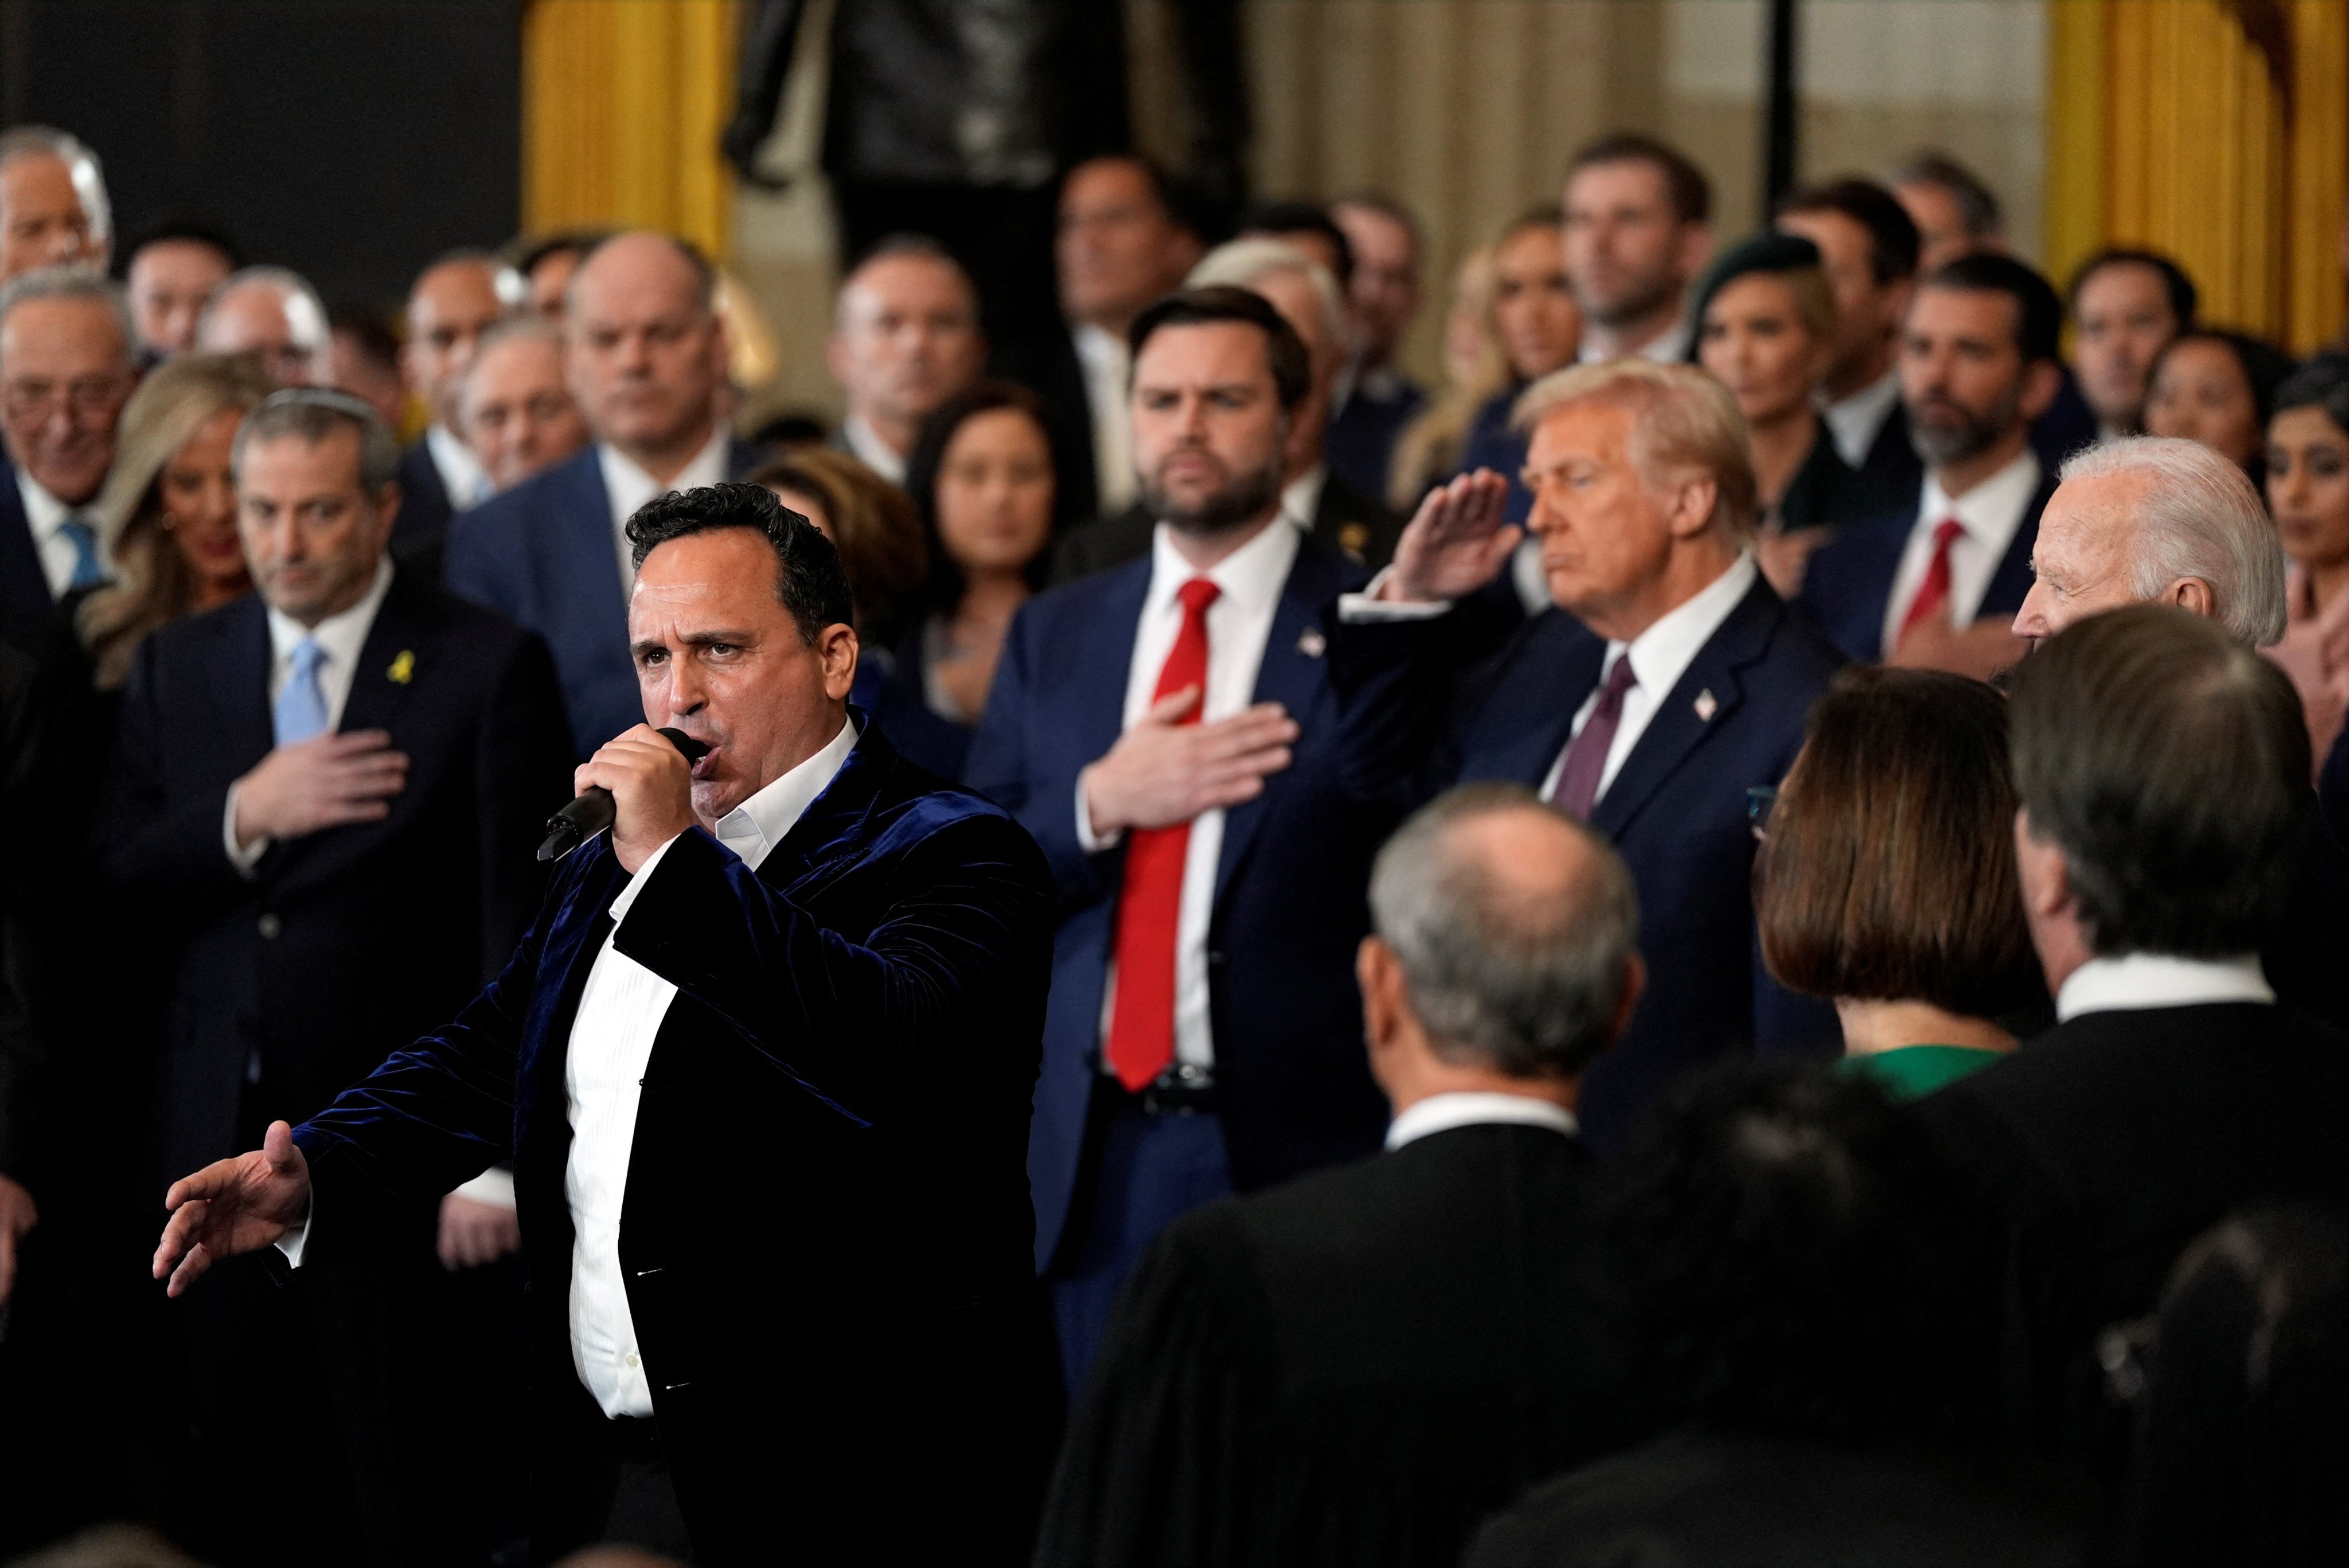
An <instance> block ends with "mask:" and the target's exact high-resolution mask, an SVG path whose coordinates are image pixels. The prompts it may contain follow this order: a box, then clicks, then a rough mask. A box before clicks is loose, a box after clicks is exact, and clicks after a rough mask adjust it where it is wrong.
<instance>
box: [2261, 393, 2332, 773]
mask: <svg viewBox="0 0 2349 1568" xmlns="http://www.w3.org/2000/svg"><path fill="white" fill-rule="evenodd" d="M2266 462H2267V501H2268V510H2269V511H2271V512H2272V513H2273V514H2275V524H2276V533H2277V535H2279V536H2280V537H2281V538H2282V540H2283V553H2284V556H2286V558H2287V559H2289V560H2290V561H2291V563H2292V566H2291V569H2290V571H2289V573H2288V574H2287V575H2286V576H2285V578H2284V616H2285V619H2284V628H2283V639H2282V641H2280V642H2278V643H2276V644H2275V645H2274V646H2273V647H2271V648H2269V649H2265V650H2264V651H2265V652H2266V654H2267V656H2268V657H2269V658H2270V659H2274V660H2275V661H2276V662H2277V663H2278V664H2280V665H2282V666H2283V671H2284V673H2285V674H2287V675H2289V676H2291V677H2292V687H2293V689H2294V690H2296V691H2299V693H2300V701H2301V707H2302V710H2303V711H2305V712H2306V714H2307V717H2308V739H2309V744H2310V746H2311V748H2312V749H2313V752H2314V753H2315V756H2316V759H2317V763H2318V765H2319V767H2320V768H2321V767H2322V765H2323V760H2324V758H2325V756H2326V755H2327V753H2330V752H2331V751H2332V749H2333V740H2334V738H2335V737H2336V736H2338V735H2339V734H2340V733H2341V729H2342V719H2343V716H2344V713H2349V360H2344V359H2342V358H2338V357H2337V356H2334V355H2331V354H2321V355H2319V356H2317V358H2314V359H2312V360H2310V361H2309V362H2308V363H2307V364H2306V365H2303V366H2302V367H2301V368H2300V369H2298V370H2296V371H2294V372H2293V373H2292V375H2291V376H2289V377H2287V378H2285V379H2284V382H2283V384H2282V386H2281V387H2279V388H2278V389H2277V390H2276V399H2275V412H2274V413H2273V414H2272V415H2271V416H2270V418H2269V420H2268V432H2267V459H2266Z"/></svg>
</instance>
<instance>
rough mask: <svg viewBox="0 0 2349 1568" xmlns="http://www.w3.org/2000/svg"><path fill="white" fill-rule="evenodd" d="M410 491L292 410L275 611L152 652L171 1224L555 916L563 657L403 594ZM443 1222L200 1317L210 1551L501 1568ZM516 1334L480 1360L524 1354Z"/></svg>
mask: <svg viewBox="0 0 2349 1568" xmlns="http://www.w3.org/2000/svg"><path fill="white" fill-rule="evenodd" d="M397 467H398V448H397V446H396V445H395V444H394V442H393V441H392V438H391V434H390V432H389V431H388V430H386V429H385V428H384V426H383V424H382V422H381V421H379V420H378V419H377V417H376V416H375V413H374V411H373V410H370V409H369V408H368V407H367V405H366V404H364V403H362V402H359V401H358V400H356V399H353V398H350V397H347V396H346V395H344V394H342V393H338V392H325V391H315V390H308V389H303V390H296V391H287V392H280V393H278V394H277V395H276V396H275V397H274V398H272V399H270V400H268V401H267V402H265V403H264V404H263V405H262V406H261V407H260V408H259V409H258V410H255V411H254V413H253V414H252V416H251V417H250V418H248V419H247V420H246V421H245V423H244V426H243V429H242V430H241V431H239V433H238V438H237V444H236V447H235V472H236V481H237V505H238V519H237V527H238V531H239V533H240V534H241V535H242V536H243V542H244V550H245V558H246V560H247V561H248V563H249V564H250V565H251V566H252V570H253V579H254V587H255V588H256V589H257V592H255V593H254V595H252V596H250V597H245V598H243V599H239V600H237V601H236V602H234V603H233V604H230V605H227V606H224V607H222V608H219V609H216V610H212V611H208V612H206V613H205V614H202V615H198V616H192V617H190V618H186V619H184V620H180V621H175V622H173V623H171V625H169V626H166V627H164V628H161V629H160V630H158V631H155V632H153V633H151V634H150V635H149V637H148V638H147V639H146V640H145V641H144V642H143V643H142V644H141V645H140V649H139V652H138V655H137V657H136V659H135V660H134V662H133V665H132V668H131V673H130V678H129V682H128V684H127V686H126V689H125V691H124V697H123V712H122V722H121V730H120V733H119V740H118V742H117V746H116V751H115V756H114V761H113V765H112V767H111V769H110V770H109V776H108V778H107V781H106V789H105V797H104V802H103V805H102V807H101V811H100V816H99V832H98V840H99V843H100V845H101V848H102V854H103V857H104V861H105V868H106V872H107V877H108V881H109V886H110V890H111V891H112V892H114V893H115V894H116V895H117V896H118V897H119V898H122V899H123V900H124V904H125V907H127V908H132V909H139V910H140V911H142V912H143V913H144V914H145V915H146V916H147V918H148V924H147V926H146V927H145V928H144V929H143V930H144V940H147V941H148V942H150V943H151V944H152V945H150V946H149V947H146V948H145V949H143V951H145V952H146V953H147V954H148V955H149V957H148V959H147V962H148V963H149V964H150V966H151V967H152V968H153V969H155V970H156V971H158V972H159V973H160V974H161V975H162V976H163V977H164V980H163V985H164V989H165V999H164V1000H165V1006H164V1009H163V1015H164V1016H165V1017H167V1018H169V1019H170V1020H171V1026H170V1027H169V1029H168V1030H167V1031H166V1032H165V1033H164V1036H163V1038H161V1039H160V1041H159V1042H158V1043H157V1044H158V1052H157V1074H158V1077H159V1080H160V1082H159V1084H158V1089H159V1093H158V1094H157V1096H156V1099H155V1107H156V1114H155V1116H154V1119H153V1121H152V1122H151V1124H150V1127H148V1128H147V1129H146V1133H147V1136H146V1137H145V1138H144V1139H143V1140H141V1141H142V1142H143V1145H144V1147H143V1151H142V1152H143V1155H144V1158H145V1161H146V1168H147V1170H148V1173H149V1176H150V1179H151V1180H152V1183H153V1185H152V1187H151V1189H150V1192H151V1194H152V1196H153V1197H154V1198H156V1199H160V1197H161V1196H162V1193H163V1189H164V1187H165V1186H166V1184H167V1182H168V1181H169V1179H170V1178H171V1177H175V1176H178V1175H180V1174H181V1172H183V1171H187V1170H191V1169H194V1168H197V1167H199V1166H202V1165H203V1164H205V1163H207V1162H208V1161H211V1160H212V1159H215V1158H221V1157H222V1156H224V1155H228V1154H232V1153H233V1152H235V1151H236V1150H238V1149H241V1148H244V1147H249V1146H251V1145H254V1144H257V1143H258V1142H259V1141H260V1137H261V1131H262V1129H263V1128H264V1127H267V1126H268V1125H269V1124H270V1123H271V1122H272V1121H275V1120H278V1119H281V1118H284V1119H291V1120H295V1121H300V1120H302V1119H304V1118H305V1117H306V1116H309V1115H310V1114H312V1113H313V1112H315V1111H317V1110H319V1109H321V1108H323V1107H324V1106H326V1104H327V1103H328V1102H329V1101H331V1100H332V1099H334V1097H335V1096H336V1094H338V1093H339V1092H340V1091H341V1090H342V1089H343V1087H344V1086H345V1085H347V1084H350V1083H352V1082H354V1081H356V1080H357V1079H359V1078H362V1077H365V1076H366V1075H367V1072H368V1070H369V1069H371V1068H372V1067H374V1066H375V1065H376V1064H377V1063H378V1062H380V1061H382V1060H383V1058H384V1057H385V1056H387V1055H388V1054H391V1052H393V1051H394V1050H397V1049H398V1048H399V1047H400V1046H402V1045H405V1044H408V1043H409V1041H411V1040H413V1039H415V1038H416V1036H417V1035H418V1034H419V1033H421V1032H422V1031H423V1030H424V1029H426V1028H428V1027H429V1026H430V1024H431V1023H433V1022H437V1021H438V1020H440V1019H441V1018H443V1017H446V1016H448V1015H450V1014H452V1013H453V1012H455V1011H456V1009H457V1008H458V1007H459V1006H460V1005H462V1004H463V1002H465V1001H467V1000H468V999H469V998H471V996H472V994H473V993H474V992H476V991H477V990H478V989H480V987H481V982H482V981H484V980H485V979H487V978H489V976H490V975H492V974H493V973H494V972H495V971H497V969H498V968H499V966H500V965H501V964H502V961H503V960H504V958H505V956H506V955H507V954H508V953H510V952H512V950H513V946H514V943H515V942H516V941H517V940H519V939H520V937H521V935H522V932H523V929H525V928H526V927H527V926H528V925H529V923H530V920H531V918H532V916H533V913H534V912H535V910H536V906H537V899H538V897H539V893H540V890H541V886H542V883H541V879H540V877H539V876H538V874H537V868H536V866H535V863H534V862H533V859H532V854H533V848H534V846H535V845H536V843H537V841H538V837H539V830H540V828H541V826H542V825H543V823H544V821H545V818H546V815H547V813H548V812H549V811H550V810H551V809H552V808H553V807H554V806H556V805H561V804H562V803H563V802H564V800H565V799H566V798H567V797H568V796H569V795H570V794H571V793H572V792H571V790H570V788H569V777H570V774H569V762H570V750H571V747H570V740H569V732H568V728H567V726H566V725H565V724H564V719H563V701H562V696H561V693H560V691H559V690H558V689H557V687H556V685H555V680H554V662H553V660H552V659H550V658H549V656H548V654H547V651H546V647H545V645H544V644H543V643H542V642H541V641H540V640H539V639H537V638H536V637H535V636H533V635H532V634H531V633H528V632H525V631H523V630H522V629H520V628H517V627H515V626H514V625H512V623H511V622H509V621H507V620H506V619H505V618H502V617H501V616H499V615H496V614H494V613H493V612H492V611H489V610H484V609H479V608H476V607H472V606H470V605H466V604H464V603H461V602H460V601H459V600H457V599H455V598H452V597H450V596H448V595H446V594H444V593H442V592H440V590H439V589H437V588H435V587H431V586H430V585H429V583H425V582H422V581H420V580H416V579H414V578H412V577H411V576H409V575H408V574H406V573H403V572H400V571H398V570H395V569H394V567H393V566H392V565H391V563H390V562H389V561H388V559H387V558H386V556H385V554H384V546H385V542H386V540H387V538H388V535H389V534H390V530H391V519H392V515H393V513H394V511H395V510H396V509H397V506H398V485H397V484H396V483H392V480H391V475H392V474H393V473H394V472H396V470H397ZM481 1163H482V1164H483V1165H484V1166H487V1165H488V1164H489V1158H487V1157H485V1158H483V1160H482V1162H481ZM442 1207H443V1205H442V1204H440V1202H438V1201H435V1200H430V1199H427V1200H423V1201H419V1202H415V1203H410V1204H409V1205H407V1206H406V1207H405V1208H403V1209H401V1210H399V1220H398V1223H397V1224H395V1225H393V1226H391V1227H389V1228H388V1230H387V1231H385V1232H383V1233H382V1234H381V1236H380V1238H379V1240H378V1241H376V1242H375V1243H374V1244H371V1245H366V1246H362V1247H360V1248H359V1249H358V1250H357V1251H356V1252H353V1253H350V1254H347V1255H346V1256H344V1257H343V1258H341V1259H340V1260H338V1261H337V1262H335V1263H333V1264H331V1265H325V1264H322V1265H320V1267H319V1268H318V1269H317V1270H316V1272H313V1271H312V1270H310V1269H304V1270H303V1271H302V1272H301V1273H300V1274H299V1275H297V1276H295V1279H294V1281H293V1282H292V1283H291V1285H290V1286H287V1285H282V1284H281V1283H279V1282H277V1281H275V1280H274V1279H272V1278H271V1277H270V1275H269V1272H268V1271H267V1268H266V1266H265V1265H264V1263H263V1262H261V1261H260V1260H258V1259H254V1258H239V1259H234V1260H231V1261H228V1262H223V1263H222V1265H221V1269H220V1271H219V1272H220V1273H221V1275H222V1278H221V1280H220V1285H221V1286H222V1288H221V1289H218V1290H215V1291H212V1292H209V1293H206V1294H205V1295H204V1296H202V1297H199V1298H197V1299H195V1300H193V1301H191V1302H190V1303H187V1305H186V1307H185V1308H184V1309H182V1310H184V1311H185V1313H186V1344H187V1345H188V1350H189V1365H188V1376H189V1390H188V1392H189V1398H190V1402H191V1407H192V1408H193V1410H194V1412H195V1415H196V1417H197V1421H196V1425H197V1428H198V1429H199V1430H200V1431H201V1432H202V1453H201V1459H202V1470H201V1473H202V1477H203V1480H204V1483H205V1484H204V1485H203V1486H202V1488H201V1490H200V1491H199V1493H198V1495H202V1496H204V1497H207V1498H211V1499H215V1500H217V1501H218V1503H219V1511H218V1515H217V1517H215V1518H212V1519H210V1520H206V1521H199V1522H200V1528H204V1529H207V1530H208V1531H209V1532H211V1533H210V1534H209V1535H207V1537H206V1539H205V1546H206V1548H207V1550H208V1552H209V1554H211V1555H212V1556H215V1557H217V1558H220V1559H222V1560H225V1561H231V1562H238V1563H275V1562H280V1561H283V1562H289V1563H290V1562H321V1561H329V1560H331V1561H337V1562H353V1563H382V1564H390V1563H428V1562H429V1563H456V1562H464V1561H471V1560H474V1559H475V1558H478V1557H479V1556H480V1555H481V1548H482V1547H483V1546H484V1544H485V1543H483V1542H481V1541H479V1540H477V1539H471V1538H469V1536H468V1521H467V1520H466V1519H465V1517H464V1515H465V1512H466V1509H465V1504H466V1503H468V1502H469V1501H472V1500H474V1499H475V1497H476V1495H477V1493H478V1491H479V1489H480V1487H481V1476H480V1475H479V1473H478V1471H479V1469H480V1467H479V1465H478V1464H471V1465H469V1459H470V1458H471V1454H470V1451H469V1449H467V1447H466V1445H465V1444H464V1443H463V1442H462V1441H459V1440H452V1438H451V1437H450V1434H451V1432H461V1431H462V1430H463V1429H464V1424H465V1423H464V1416H465V1413H466V1411H467V1410H468V1409H469V1408H471V1403H470V1401H471V1399H472V1398H473V1397H475V1395H476V1391H474V1390H469V1389H467V1388H465V1387H463V1386H459V1385H458V1384H457V1383H456V1379H455V1376H454V1375H453V1374H452V1372H451V1367H452V1366H459V1365H461V1362H457V1361H454V1360H452V1359H451V1355H452V1350H451V1346H452V1342H453V1339H454V1336H453V1335H452V1334H451V1328H452V1319H451V1312H450V1304H449V1301H448V1297H447V1292H448V1290H449V1285H448V1282H446V1281H445V1280H444V1279H443V1278H442V1277H441V1275H442V1270H441V1267H440V1262H439V1261H438V1260H437V1259H436V1258H435V1256H434V1243H435V1239H436V1232H437V1231H438V1230H439V1228H440V1225H441V1223H442V1221H443V1217H442V1215H441V1213H440V1210H441V1209H442ZM508 1208H509V1209H511V1202H509V1203H508ZM463 1212H464V1211H462V1210H460V1211H459V1213H460V1216H461V1215H463ZM478 1219H479V1216H478V1215H474V1216H471V1219H470V1220H467V1219H462V1218H460V1220H459V1221H458V1222H459V1223H460V1225H463V1224H467V1223H470V1222H471V1220H478ZM475 1228H476V1229H478V1226H476V1227H475ZM505 1229H506V1231H507V1232H508V1239H507V1242H506V1245H507V1246H508V1247H509V1248H510V1247H511V1245H512V1239H511V1233H512V1220H511V1216H510V1215H509V1216H508V1218H507V1220H506V1222H505ZM482 1250H483V1249H481V1248H480V1247H479V1246H477V1245H473V1244H471V1243H470V1242H468V1243H465V1244H460V1245H459V1246H456V1247H452V1248H450V1251H451V1254H452V1255H464V1256H470V1257H478V1256H479V1255H480V1254H481V1251H482ZM497 1321H498V1320H497V1318H496V1317H495V1316H494V1315H492V1316H490V1317H489V1318H487V1319H486V1320H485V1321H482V1322H478V1323H475V1324H472V1325H471V1328H472V1333H473V1334H474V1336H476V1338H477V1339H478V1340H479V1341H480V1342H481V1343H490V1344H494V1343H495V1342H496V1334H497V1330H496V1328H495V1327H494V1326H492V1325H493V1324H495V1323H496V1322H497ZM293 1431H298V1432H299V1433H300V1434H301V1436H300V1437H299V1438H298V1439H297V1440H294V1441H288V1440H287V1437H286V1435H287V1433H288V1432H293ZM263 1451H267V1452H270V1453H271V1454H272V1455H273V1456H274V1457H273V1461H272V1462H273V1465H282V1466H283V1467H285V1468H284V1469H279V1470H278V1471H277V1472H276V1481H277V1483H278V1484H277V1485H276V1487H275V1489H274V1490H273V1492H272V1494H271V1501H270V1503H269V1505H268V1506H265V1507H255V1506H254V1501H253V1499H252V1498H251V1497H250V1496H249V1495H246V1494H245V1490H244V1488H243V1485H242V1484H241V1482H240V1481H239V1480H238V1479H237V1478H239V1477H240V1476H242V1475H243V1473H244V1472H243V1469H242V1467H243V1465H244V1464H246V1463H247V1462H249V1460H250V1458H251V1456H252V1455H254V1453H257V1452H263ZM471 1522H472V1523H475V1524H478V1522H479V1521H471Z"/></svg>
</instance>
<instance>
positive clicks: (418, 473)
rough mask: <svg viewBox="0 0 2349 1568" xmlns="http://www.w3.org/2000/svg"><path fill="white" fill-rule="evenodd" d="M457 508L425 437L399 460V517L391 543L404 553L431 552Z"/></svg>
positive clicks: (392, 533)
mask: <svg viewBox="0 0 2349 1568" xmlns="http://www.w3.org/2000/svg"><path fill="white" fill-rule="evenodd" d="M455 511H456V508H455V506H454V505H452V504H450V500H449V487H448V486H447V485H446V484H444V483H441V481H440V464H439V463H436V462H433V461H432V448H431V445H430V443H429V442H428V441H426V440H425V439H424V438H423V437H421V436H419V437H418V438H417V439H416V441H415V444H413V445H412V446H410V447H409V449H408V450H407V451H406V452H402V453H401V454H400V457H399V514H398V516H396V517H394V518H393V519H392V520H391V542H392V545H393V546H394V547H395V548H398V549H400V550H403V551H415V550H419V549H429V548H432V547H433V546H434V545H438V544H439V543H440V540H441V538H442V536H443V535H446V534H447V533H448V532H449V519H450V516H451V515H452V514H454V513H455Z"/></svg>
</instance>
